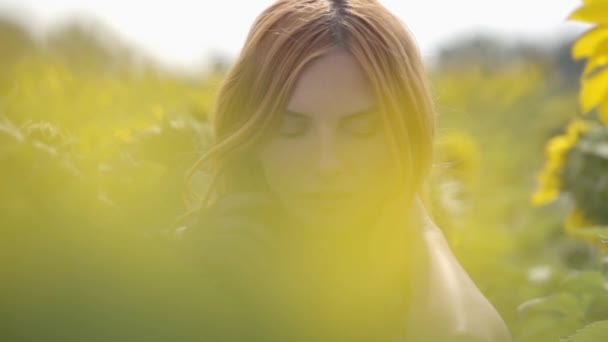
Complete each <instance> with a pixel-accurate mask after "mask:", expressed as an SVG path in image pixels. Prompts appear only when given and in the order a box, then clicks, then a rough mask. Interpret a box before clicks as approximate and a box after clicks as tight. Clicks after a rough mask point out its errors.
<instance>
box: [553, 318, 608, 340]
mask: <svg viewBox="0 0 608 342" xmlns="http://www.w3.org/2000/svg"><path fill="white" fill-rule="evenodd" d="M598 341H608V321H598V322H593V323H591V324H589V325H587V326H585V327H584V328H583V329H581V330H578V331H577V332H576V333H575V334H574V335H572V336H570V337H568V338H565V339H562V342H598Z"/></svg>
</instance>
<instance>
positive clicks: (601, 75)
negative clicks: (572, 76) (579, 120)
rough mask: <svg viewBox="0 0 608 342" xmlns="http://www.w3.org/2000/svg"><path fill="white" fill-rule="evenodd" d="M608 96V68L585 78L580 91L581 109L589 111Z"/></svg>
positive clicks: (585, 111)
mask: <svg viewBox="0 0 608 342" xmlns="http://www.w3.org/2000/svg"><path fill="white" fill-rule="evenodd" d="M606 96H608V68H604V69H603V70H601V71H599V72H598V73H597V74H595V75H593V76H590V77H588V78H586V79H583V81H582V85H581V92H580V105H581V111H582V112H583V113H587V112H589V111H590V110H592V109H593V108H595V107H596V106H597V105H598V104H600V102H603V101H605V100H606Z"/></svg>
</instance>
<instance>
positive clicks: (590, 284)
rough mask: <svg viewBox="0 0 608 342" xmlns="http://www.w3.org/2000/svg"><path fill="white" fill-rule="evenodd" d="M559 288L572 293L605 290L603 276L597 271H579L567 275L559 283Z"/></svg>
mask: <svg viewBox="0 0 608 342" xmlns="http://www.w3.org/2000/svg"><path fill="white" fill-rule="evenodd" d="M560 288H561V290H562V291H566V292H569V293H573V294H577V295H578V294H594V293H598V292H605V291H606V288H605V285H604V278H603V277H602V274H601V273H600V272H597V271H585V272H579V273H576V274H574V275H572V276H569V277H567V278H566V279H564V281H563V282H562V284H561V287H560Z"/></svg>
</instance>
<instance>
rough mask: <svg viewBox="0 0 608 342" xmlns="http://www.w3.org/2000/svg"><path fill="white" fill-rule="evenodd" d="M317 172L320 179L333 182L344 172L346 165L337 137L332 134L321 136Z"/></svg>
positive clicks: (327, 133)
mask: <svg viewBox="0 0 608 342" xmlns="http://www.w3.org/2000/svg"><path fill="white" fill-rule="evenodd" d="M317 151H318V155H317V158H316V159H317V165H316V167H317V172H318V175H319V177H321V178H322V179H325V180H331V179H334V178H336V177H339V176H341V175H342V173H343V172H344V165H343V161H342V158H341V155H340V149H339V146H338V141H337V139H336V137H335V136H334V135H333V134H332V133H331V132H325V133H324V134H321V136H320V138H319V141H318V149H317Z"/></svg>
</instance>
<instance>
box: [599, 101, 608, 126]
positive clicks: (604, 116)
mask: <svg viewBox="0 0 608 342" xmlns="http://www.w3.org/2000/svg"><path fill="white" fill-rule="evenodd" d="M599 116H600V119H601V120H602V122H603V123H604V124H606V125H608V101H607V100H606V99H604V102H602V104H601V105H600V110H599Z"/></svg>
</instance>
